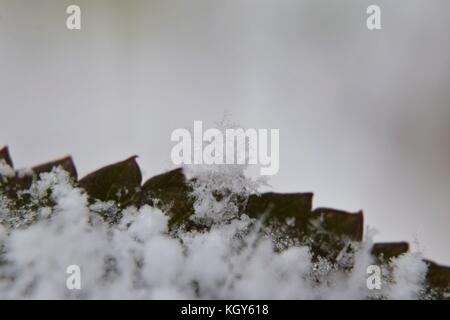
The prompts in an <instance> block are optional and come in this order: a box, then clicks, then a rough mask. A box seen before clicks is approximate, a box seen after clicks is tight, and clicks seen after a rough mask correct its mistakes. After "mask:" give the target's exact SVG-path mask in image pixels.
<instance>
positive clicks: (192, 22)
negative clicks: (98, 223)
mask: <svg viewBox="0 0 450 320" xmlns="http://www.w3.org/2000/svg"><path fill="white" fill-rule="evenodd" d="M71 4H77V5H79V6H80V7H81V10H82V17H81V19H82V29H81V30H80V31H70V30H68V29H67V28H66V19H67V17H68V15H67V14H66V8H67V6H69V5H71ZM370 4H377V5H379V6H380V7H381V22H382V29H381V30H378V31H369V30H368V29H367V28H366V18H367V14H366V8H367V7H368V6H369V5H370ZM449 35H450V2H449V1H448V0H430V1H423V0H401V1H400V0H399V1H395V2H393V1H388V0H386V1H383V0H375V1H373V0H372V1H365V0H347V1H334V0H308V1H305V0H226V1H210V0H191V1H183V0H161V1H152V0H148V1H137V0H129V1H120V0H118V1H114V0H108V1H104V0H89V1H87V0H76V1H75V0H72V1H62V0H58V1H57V0H53V1H51V0H38V1H31V0H30V1H25V0H0V119H1V122H0V146H2V145H9V146H10V151H11V154H12V157H13V160H14V162H15V166H16V167H27V166H31V165H34V164H38V163H41V162H46V161H48V160H52V159H55V158H59V157H61V156H64V155H67V154H71V155H72V156H73V157H74V160H75V163H76V165H77V167H78V171H79V175H80V176H83V175H84V174H86V173H88V172H89V171H91V170H95V169H97V168H98V167H100V166H103V165H106V164H110V163H112V162H116V161H119V160H122V159H124V158H126V157H128V156H130V155H133V154H138V155H139V156H140V158H139V163H140V164H141V166H142V168H143V170H144V172H145V177H150V176H151V175H154V174H158V173H161V172H162V171H164V170H167V169H170V168H172V164H171V162H170V150H171V148H172V146H173V143H172V142H171V141H170V134H171V132H172V131H173V130H174V129H176V128H190V127H192V126H193V121H194V120H203V121H204V123H205V125H207V126H215V123H216V122H219V121H221V120H222V118H223V117H224V115H229V119H230V120H231V121H232V122H235V123H238V124H239V125H240V126H242V127H247V128H279V129H280V171H279V173H278V174H277V175H276V176H273V177H271V179H270V183H271V185H272V187H273V190H276V191H283V192H288V191H313V192H314V193H315V198H314V205H315V206H316V207H317V206H328V207H335V208H339V209H344V210H349V211H356V210H359V209H363V210H364V212H365V219H366V224H368V225H370V226H371V227H374V228H376V229H377V230H378V231H379V233H378V235H377V236H376V240H377V241H400V240H408V241H411V242H413V241H415V240H417V241H418V243H419V247H420V249H421V250H423V251H424V252H425V255H426V256H427V257H429V258H431V259H434V260H437V261H438V262H441V263H446V264H450V250H449V244H450V234H449V231H450V87H449V80H450V36H449Z"/></svg>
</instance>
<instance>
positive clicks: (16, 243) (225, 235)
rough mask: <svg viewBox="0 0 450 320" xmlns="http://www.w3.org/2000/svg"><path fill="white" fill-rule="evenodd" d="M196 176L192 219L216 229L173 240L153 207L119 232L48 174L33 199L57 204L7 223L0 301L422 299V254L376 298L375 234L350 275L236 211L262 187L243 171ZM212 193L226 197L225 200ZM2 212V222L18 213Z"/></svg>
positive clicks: (57, 175)
mask: <svg viewBox="0 0 450 320" xmlns="http://www.w3.org/2000/svg"><path fill="white" fill-rule="evenodd" d="M187 171H189V170H187ZM189 174H190V175H192V176H195V177H196V178H197V180H196V182H195V183H194V184H193V187H194V192H193V196H194V197H195V199H196V201H195V214H194V218H193V219H196V221H200V222H204V223H205V224H207V225H208V226H209V229H207V230H205V231H201V232H200V231H191V232H189V231H186V230H183V229H179V230H178V231H177V232H175V233H170V232H169V229H168V217H167V215H166V214H164V213H163V212H162V211H161V210H159V209H156V208H153V207H150V206H147V205H145V206H143V207H141V208H136V207H128V208H126V209H125V210H123V212H122V213H123V217H122V219H121V220H120V222H119V223H118V224H115V225H111V224H109V223H107V222H105V220H104V219H102V218H100V216H99V214H98V211H102V210H108V209H110V208H111V206H112V204H111V203H96V204H93V205H89V203H88V200H87V196H86V194H85V193H84V192H83V191H82V190H81V189H78V188H76V187H74V186H73V185H72V182H71V180H70V177H69V175H68V174H67V173H66V172H64V171H63V170H62V169H60V168H57V169H54V170H53V171H52V172H50V173H44V174H41V175H40V178H39V180H37V181H36V182H34V183H33V185H32V186H31V187H30V190H29V193H30V194H31V195H32V196H33V197H34V198H35V199H36V200H39V199H42V198H45V197H50V198H51V200H52V201H54V203H55V204H56V205H55V206H54V207H53V208H50V207H45V208H41V209H40V210H41V212H39V213H36V214H35V215H34V216H36V221H35V222H34V223H33V224H31V225H29V226H28V227H23V226H22V225H21V227H15V226H14V225H12V226H11V225H8V224H6V225H3V226H2V224H0V248H2V247H3V255H1V256H0V299H12V298H29V299H56V298H60V299H74V298H83V299H129V298H135V299H187V298H210V299H334V298H342V299H361V298H370V297H372V296H373V295H374V294H379V295H382V296H383V297H386V298H417V297H418V295H419V294H420V293H421V290H422V285H421V283H422V282H423V279H424V275H425V272H426V268H425V266H424V264H423V262H422V260H421V256H420V254H417V253H411V254H405V255H403V256H401V257H400V258H398V259H397V260H394V262H393V265H392V266H391V268H392V269H393V272H392V277H393V281H392V285H391V286H384V287H383V290H382V291H381V293H380V292H375V293H374V292H372V291H369V290H368V289H367V288H366V287H365V284H366V267H367V265H369V264H371V263H373V261H372V257H371V256H370V254H369V249H370V246H371V239H370V237H371V233H370V232H369V233H368V238H367V239H365V241H364V242H363V243H362V244H361V245H360V246H359V247H358V250H357V252H356V254H355V255H354V256H352V257H351V259H352V260H353V261H354V267H353V269H352V270H351V271H343V270H342V269H339V268H338V267H337V266H336V265H333V264H331V263H329V262H328V261H327V260H325V259H321V260H319V262H313V261H312V258H311V253H310V251H309V249H308V247H306V246H299V245H292V246H290V247H288V248H287V249H285V250H283V251H277V250H275V247H276V243H274V241H276V239H273V238H272V237H271V236H270V234H264V233H262V232H261V223H260V221H256V220H254V219H251V218H249V217H248V216H246V215H240V214H239V213H238V210H237V209H236V201H238V200H237V199H238V197H236V195H240V196H244V198H245V196H247V195H249V194H250V193H251V192H254V191H256V190H257V188H258V186H259V182H255V181H253V180H249V179H247V178H246V177H245V174H244V172H243V170H242V168H229V169H226V170H225V171H224V170H222V171H220V170H219V171H217V170H213V171H208V170H206V171H205V169H202V170H200V171H196V172H195V171H192V170H191V171H190V173H189ZM225 190H226V191H225ZM213 191H219V192H223V195H224V197H223V198H221V199H220V200H217V199H216V198H214V197H213V196H212V194H211V193H212V192H213ZM239 199H240V198H239ZM0 201H2V200H0ZM2 206H3V207H7V204H4V203H2V204H1V205H0V208H3V207H2ZM1 210H3V212H0V216H7V215H8V214H9V213H8V212H6V211H5V210H4V209H1ZM49 210H50V211H49ZM0 252H1V251H0ZM69 265H78V266H80V269H81V282H82V283H81V289H80V290H69V289H67V288H66V278H67V276H68V275H67V274H66V269H67V267H68V266H69Z"/></svg>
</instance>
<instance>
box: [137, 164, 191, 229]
mask: <svg viewBox="0 0 450 320" xmlns="http://www.w3.org/2000/svg"><path fill="white" fill-rule="evenodd" d="M191 191H192V188H191V187H190V185H189V183H188V182H187V181H186V177H185V175H184V173H183V169H182V168H179V169H175V170H172V171H169V172H166V173H163V174H160V175H157V176H155V177H152V178H150V179H149V180H147V181H146V182H145V183H144V185H143V186H142V199H143V202H144V203H147V204H150V205H154V206H156V207H158V208H160V209H163V210H166V211H167V212H168V214H169V215H170V216H171V221H170V224H171V225H172V224H175V223H180V222H187V221H188V220H189V217H190V215H192V214H193V212H194V208H193V199H192V198H191V197H190V196H189V195H190V193H191ZM155 199H157V200H158V201H156V202H155V201H154V200H155Z"/></svg>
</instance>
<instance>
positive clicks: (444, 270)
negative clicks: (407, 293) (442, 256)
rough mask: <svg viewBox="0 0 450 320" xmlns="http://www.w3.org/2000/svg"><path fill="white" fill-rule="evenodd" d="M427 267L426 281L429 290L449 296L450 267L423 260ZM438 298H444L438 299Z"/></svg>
mask: <svg viewBox="0 0 450 320" xmlns="http://www.w3.org/2000/svg"><path fill="white" fill-rule="evenodd" d="M424 261H425V263H426V264H427V265H428V272H427V276H426V281H427V283H428V285H429V286H430V288H433V289H436V290H438V291H440V293H441V294H442V295H444V293H446V294H447V298H448V295H449V294H450V267H447V266H442V265H439V264H437V263H435V262H433V261H430V260H424ZM439 298H445V297H444V296H443V297H439Z"/></svg>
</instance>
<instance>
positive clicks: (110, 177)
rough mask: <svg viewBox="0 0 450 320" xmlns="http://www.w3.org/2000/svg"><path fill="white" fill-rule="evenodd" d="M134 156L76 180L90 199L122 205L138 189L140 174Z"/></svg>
mask: <svg viewBox="0 0 450 320" xmlns="http://www.w3.org/2000/svg"><path fill="white" fill-rule="evenodd" d="M136 157H137V156H133V157H130V158H128V159H126V160H124V161H121V162H118V163H115V164H111V165H109V166H106V167H103V168H101V169H98V170H96V171H94V172H92V173H90V174H88V175H87V176H85V177H84V178H83V179H81V180H80V181H78V186H79V187H81V188H83V189H84V190H86V192H87V193H88V195H89V196H90V198H91V199H98V200H101V201H109V200H113V201H117V202H118V203H119V204H121V205H124V204H126V203H127V202H128V201H130V200H131V199H132V197H133V196H134V195H135V194H136V192H138V191H139V189H140V185H141V180H142V175H141V170H140V168H139V165H138V164H137V162H136Z"/></svg>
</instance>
